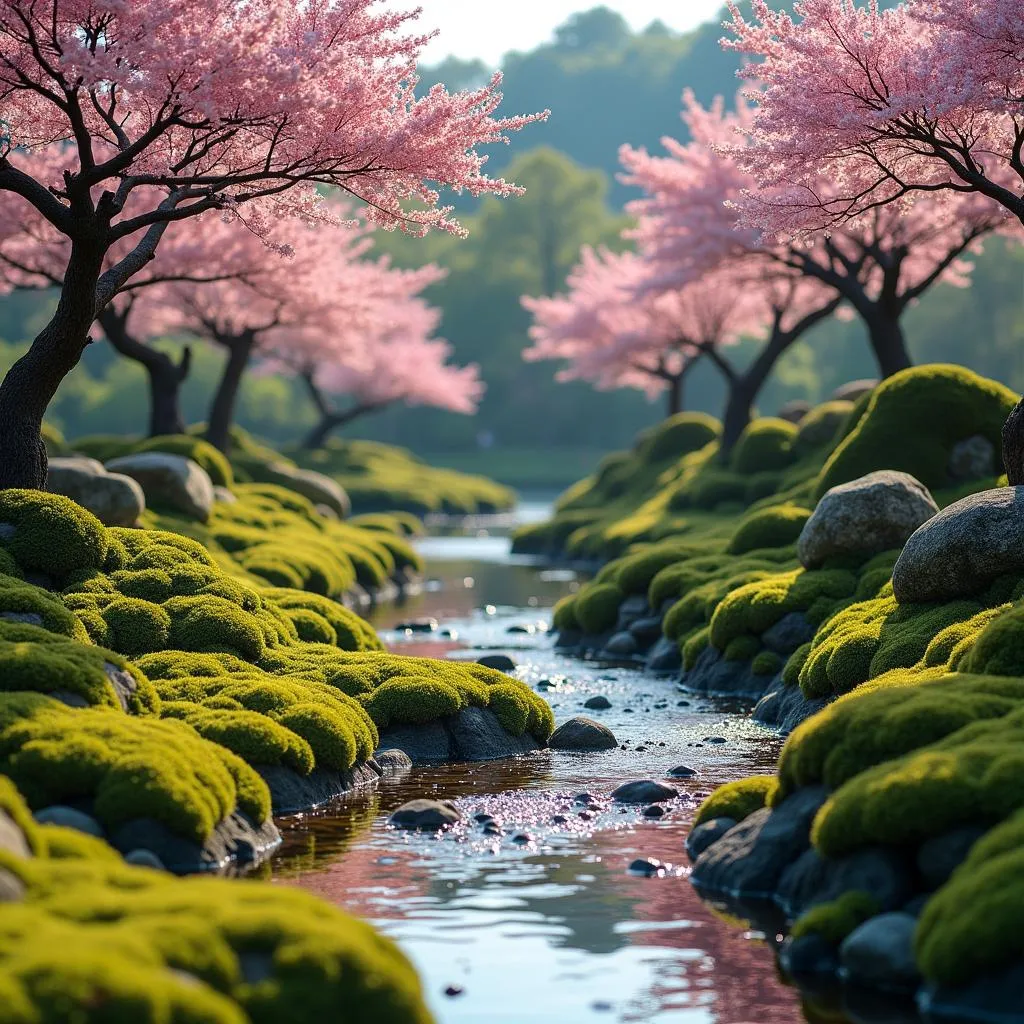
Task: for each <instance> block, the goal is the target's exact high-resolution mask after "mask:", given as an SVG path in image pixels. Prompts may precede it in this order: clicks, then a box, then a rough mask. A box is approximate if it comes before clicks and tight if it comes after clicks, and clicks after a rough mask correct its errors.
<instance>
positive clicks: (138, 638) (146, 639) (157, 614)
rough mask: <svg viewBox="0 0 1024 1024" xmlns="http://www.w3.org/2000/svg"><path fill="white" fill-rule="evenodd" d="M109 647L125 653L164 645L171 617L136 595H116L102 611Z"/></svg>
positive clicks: (158, 647) (135, 652)
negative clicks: (107, 630)
mask: <svg viewBox="0 0 1024 1024" xmlns="http://www.w3.org/2000/svg"><path fill="white" fill-rule="evenodd" d="M102 616H103V621H104V622H105V623H106V624H107V627H108V629H109V631H110V632H109V634H108V636H109V640H108V642H109V643H110V645H111V647H113V648H115V649H116V650H118V651H120V652H121V653H122V654H126V655H128V657H137V656H138V655H140V654H148V653H149V652H150V651H159V650H161V649H162V648H164V647H166V645H167V640H168V636H169V634H170V630H171V617H170V615H168V614H167V612H166V611H164V609H163V608H161V607H160V605H158V604H152V603H151V602H149V601H143V600H142V599H141V598H138V597H119V598H116V599H115V600H113V601H111V602H110V604H108V605H107V606H106V607H105V608H104V609H103V612H102Z"/></svg>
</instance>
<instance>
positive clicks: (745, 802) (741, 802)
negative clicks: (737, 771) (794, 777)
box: [693, 775, 778, 825]
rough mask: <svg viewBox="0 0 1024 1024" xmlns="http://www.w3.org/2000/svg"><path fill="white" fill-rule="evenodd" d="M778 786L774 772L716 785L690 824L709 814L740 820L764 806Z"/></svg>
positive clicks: (704, 818)
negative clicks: (716, 787)
mask: <svg viewBox="0 0 1024 1024" xmlns="http://www.w3.org/2000/svg"><path fill="white" fill-rule="evenodd" d="M777 786H778V782H777V781H776V779H775V776H774V775H753V776H751V777H750V778H749V779H739V780H737V781H736V782H727V783H726V784H725V785H724V786H719V787H718V789H716V790H715V791H714V793H712V794H711V796H709V797H708V798H707V799H706V800H705V801H704V803H702V804H701V805H700V807H699V808H698V810H697V816H696V817H695V818H694V819H693V823H694V825H700V824H702V823H703V822H705V821H711V819H712V818H732V819H733V820H735V821H742V820H743V819H744V818H749V817H750V815H751V814H753V813H754V811H759V810H761V808H762V807H766V806H767V805H768V804H769V803H770V802H771V799H772V796H773V794H774V793H775V790H776V788H777Z"/></svg>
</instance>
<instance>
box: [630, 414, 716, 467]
mask: <svg viewBox="0 0 1024 1024" xmlns="http://www.w3.org/2000/svg"><path fill="white" fill-rule="evenodd" d="M721 429H722V428H721V425H720V424H719V422H718V421H717V420H716V419H714V417H712V416H708V415H706V414H704V413H699V412H681V413H678V414H677V415H675V416H670V417H669V418H668V419H667V420H665V421H664V422H662V423H660V424H658V426H657V427H655V428H654V429H653V430H652V431H651V432H650V433H649V434H648V435H647V436H646V437H645V438H644V440H643V441H642V442H641V443H640V445H639V452H640V455H641V456H642V457H643V458H645V459H647V460H649V461H651V462H662V461H664V460H665V459H678V458H679V457H680V456H682V455H687V454H689V453H690V452H695V451H698V450H699V449H701V448H703V447H704V446H705V445H707V444H709V443H710V442H712V441H714V440H716V439H717V438H718V435H719V434H720V433H721Z"/></svg>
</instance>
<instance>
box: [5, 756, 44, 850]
mask: <svg viewBox="0 0 1024 1024" xmlns="http://www.w3.org/2000/svg"><path fill="white" fill-rule="evenodd" d="M0 811H2V812H3V813H4V814H6V815H7V817H8V818H10V819H11V821H13V822H14V824H15V825H17V826H18V828H19V829H21V831H22V832H23V833H24V835H25V841H26V844H27V845H28V848H29V850H30V851H31V852H32V853H33V854H40V853H43V852H44V851H45V849H46V840H45V837H44V836H43V833H42V832H41V830H40V826H39V825H37V824H36V821H35V819H34V818H33V817H32V812H31V811H30V810H29V808H28V805H27V804H26V803H25V800H24V798H23V797H22V795H21V794H20V793H19V792H18V789H17V787H16V786H15V785H14V783H13V782H12V781H11V780H10V779H8V778H6V777H4V776H3V775H0Z"/></svg>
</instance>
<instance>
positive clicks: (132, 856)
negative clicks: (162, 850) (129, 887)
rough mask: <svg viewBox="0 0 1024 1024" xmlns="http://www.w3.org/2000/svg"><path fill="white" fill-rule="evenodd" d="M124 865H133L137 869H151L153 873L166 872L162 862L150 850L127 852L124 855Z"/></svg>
mask: <svg viewBox="0 0 1024 1024" xmlns="http://www.w3.org/2000/svg"><path fill="white" fill-rule="evenodd" d="M124 861H125V863H126V864H134V865H135V867H137V868H152V869H153V870H154V871H166V870H167V869H166V868H165V867H164V862H163V861H162V860H161V859H160V858H159V857H158V856H157V855H156V854H155V853H154V852H153V851H152V850H144V849H141V848H140V849H138V850H129V851H128V852H127V853H126V854H125V855H124Z"/></svg>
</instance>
